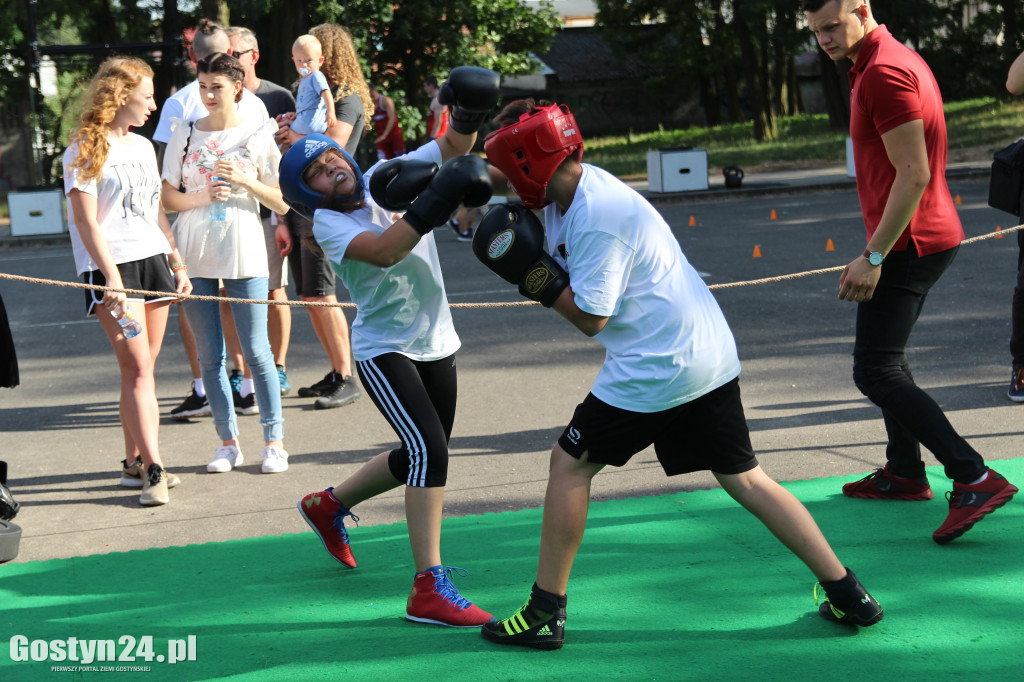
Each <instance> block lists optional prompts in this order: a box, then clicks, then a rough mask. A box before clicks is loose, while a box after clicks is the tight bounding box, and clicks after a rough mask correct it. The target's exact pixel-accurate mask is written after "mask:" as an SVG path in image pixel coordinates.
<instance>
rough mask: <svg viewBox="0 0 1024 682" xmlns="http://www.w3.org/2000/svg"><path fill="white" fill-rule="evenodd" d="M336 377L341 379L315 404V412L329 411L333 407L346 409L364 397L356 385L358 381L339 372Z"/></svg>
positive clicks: (335, 373) (335, 374)
mask: <svg viewBox="0 0 1024 682" xmlns="http://www.w3.org/2000/svg"><path fill="white" fill-rule="evenodd" d="M334 376H335V377H337V378H338V379H339V381H337V382H335V383H334V384H333V385H332V386H331V388H330V389H329V390H328V391H326V392H325V393H324V394H323V395H322V396H320V397H319V398H317V399H316V402H314V403H313V409H315V410H329V409H331V408H332V407H344V406H345V405H349V404H351V403H354V402H355V401H357V400H359V399H360V398H362V397H363V394H362V391H360V390H359V386H358V385H357V384H356V380H355V379H354V378H352V377H350V376H348V377H343V376H341V375H340V374H338V373H337V372H334Z"/></svg>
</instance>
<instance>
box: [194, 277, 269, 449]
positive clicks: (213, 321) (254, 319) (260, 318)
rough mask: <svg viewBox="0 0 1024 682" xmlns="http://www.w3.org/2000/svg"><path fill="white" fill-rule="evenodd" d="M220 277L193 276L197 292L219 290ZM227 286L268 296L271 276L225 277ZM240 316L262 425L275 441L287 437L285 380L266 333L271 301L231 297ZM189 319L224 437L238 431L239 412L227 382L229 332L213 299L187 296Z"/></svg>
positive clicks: (237, 293)
mask: <svg viewBox="0 0 1024 682" xmlns="http://www.w3.org/2000/svg"><path fill="white" fill-rule="evenodd" d="M219 281H220V280H216V279H211V278H208V277H193V278H192V293H193V294H197V295H200V296H216V295H217V290H218V282H219ZM223 282H224V288H225V289H226V290H227V295H228V296H230V297H231V298H253V299H260V300H263V299H265V298H266V297H267V278H266V277H249V278H246V279H225V280H223ZM229 305H230V306H231V312H232V313H233V314H234V316H235V329H236V330H237V331H238V340H239V342H240V343H241V344H242V355H244V356H245V362H246V364H247V365H249V369H250V370H251V371H252V379H253V383H254V384H255V387H256V404H257V405H259V408H260V424H261V425H262V426H263V440H265V441H274V440H282V439H283V438H284V427H283V426H282V424H283V423H284V417H283V416H282V415H281V382H280V378H279V377H278V374H277V367H276V366H275V365H274V354H273V353H272V352H271V350H270V338H269V337H268V336H267V306H266V304H263V305H253V304H251V303H231V304H229ZM185 310H186V313H187V314H188V321H189V324H191V325H192V332H193V333H194V334H195V337H196V348H197V349H198V351H199V368H200V372H201V374H202V376H203V384H204V385H205V386H206V397H207V400H209V401H210V410H211V411H212V412H213V425H214V427H215V428H216V429H217V435H218V436H220V439H221V440H230V439H231V438H237V437H238V421H237V420H236V418H235V403H234V399H233V398H232V396H231V385H230V384H229V383H228V372H227V366H226V359H227V357H226V353H225V346H224V334H223V333H222V332H221V320H220V304H219V303H216V302H213V301H194V300H188V301H186V302H185Z"/></svg>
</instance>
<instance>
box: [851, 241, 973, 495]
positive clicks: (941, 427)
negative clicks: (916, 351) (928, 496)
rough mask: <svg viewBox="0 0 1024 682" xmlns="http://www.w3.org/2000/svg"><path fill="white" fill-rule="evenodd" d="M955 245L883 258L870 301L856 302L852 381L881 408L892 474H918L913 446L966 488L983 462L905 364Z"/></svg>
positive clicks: (920, 469)
mask: <svg viewBox="0 0 1024 682" xmlns="http://www.w3.org/2000/svg"><path fill="white" fill-rule="evenodd" d="M959 248H960V247H959V246H956V247H953V248H952V249H949V250H948V251H940V252H939V253H933V254H930V255H927V256H918V255H917V251H916V249H914V247H913V244H911V245H910V246H909V247H908V250H907V251H892V252H890V253H889V255H888V256H886V258H885V263H884V264H883V265H882V274H881V276H880V278H879V280H878V286H877V287H876V288H875V293H874V295H873V296H872V298H871V300H870V301H867V302H865V303H859V304H857V336H856V340H855V341H854V346H853V381H854V383H856V384H857V388H859V389H860V391H861V393H863V394H864V395H866V396H867V397H868V399H869V400H870V401H871V402H873V403H874V404H875V405H878V406H879V407H880V408H882V419H883V421H884V422H885V430H886V432H887V433H888V436H889V445H888V447H887V448H886V451H885V456H886V459H887V460H888V462H889V470H890V471H891V472H892V473H893V474H895V475H896V476H904V477H906V478H920V477H922V476H924V462H923V461H922V460H921V445H922V444H924V446H925V447H926V448H928V449H929V450H931V451H932V454H933V455H935V459H937V460H939V462H941V463H942V464H943V466H944V467H945V471H946V476H948V477H949V478H952V479H953V480H955V481H959V482H960V483H969V482H971V481H973V480H975V479H977V478H980V477H981V475H982V474H984V473H985V471H986V467H985V462H984V460H983V459H982V457H981V455H979V454H978V453H977V452H976V451H975V450H974V448H972V447H971V446H970V445H969V444H968V443H967V441H966V440H964V439H963V437H962V436H961V435H960V434H959V433H957V432H956V429H954V428H953V425H952V424H950V423H949V420H948V419H946V415H945V414H943V412H942V408H941V407H939V406H938V404H936V402H935V401H934V400H932V398H931V397H930V396H929V395H928V394H927V393H925V392H924V391H923V390H921V389H920V388H919V387H918V385H917V384H915V383H914V377H913V375H912V374H911V373H910V364H909V363H908V362H907V355H906V348H907V340H908V339H909V337H910V332H911V331H912V330H913V328H914V323H915V322H917V318H918V316H920V314H921V309H922V308H923V307H924V302H925V299H926V298H927V297H928V292H929V291H930V290H931V288H932V286H934V284H935V283H936V282H937V281H938V280H939V277H941V276H942V273H944V272H945V271H946V268H948V267H949V266H950V264H952V262H953V259H954V258H955V257H956V253H957V251H958V250H959Z"/></svg>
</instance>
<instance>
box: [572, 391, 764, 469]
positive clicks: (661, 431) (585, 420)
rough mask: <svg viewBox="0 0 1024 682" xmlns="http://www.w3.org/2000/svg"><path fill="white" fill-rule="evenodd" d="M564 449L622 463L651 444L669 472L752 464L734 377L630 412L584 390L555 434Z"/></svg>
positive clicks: (604, 461) (597, 461) (754, 462)
mask: <svg viewBox="0 0 1024 682" xmlns="http://www.w3.org/2000/svg"><path fill="white" fill-rule="evenodd" d="M558 444H559V445H560V446H561V447H562V449H563V450H565V451H566V452H568V453H569V454H570V455H572V456H573V457H576V458H577V459H579V458H580V457H582V456H583V453H584V452H587V453H589V454H588V456H587V459H588V461H590V462H594V463H595V464H610V465H612V466H617V467H620V466H623V465H624V464H625V463H626V462H628V461H629V460H630V459H631V458H632V457H633V455H635V454H636V453H638V452H640V451H641V450H643V449H644V448H646V447H647V446H648V445H651V444H653V445H654V452H655V453H656V454H657V455H658V461H659V462H661V467H662V468H663V469H664V470H665V473H666V474H668V475H669V476H675V475H677V474H685V473H690V472H692V471H712V472H714V473H718V474H739V473H743V472H744V471H749V470H751V469H753V468H754V467H756V466H757V458H756V457H754V449H753V447H752V446H751V445H750V432H749V431H748V430H747V420H746V418H745V417H744V416H743V404H742V402H741V401H740V384H739V379H738V378H736V379H733V380H732V381H730V382H729V383H727V384H725V385H724V386H721V387H719V388H716V389H715V390H713V391H711V392H710V393H707V394H705V395H702V396H701V397H699V398H697V399H696V400H692V401H690V402H688V403H684V404H682V405H678V406H676V407H673V408H671V409H668V410H665V411H663V412H649V413H648V412H630V411H629V410H623V409H620V408H618V407H612V406H611V405H609V404H608V403H606V402H603V401H602V400H599V399H598V398H596V397H594V394H592V393H589V394H587V397H586V398H585V399H584V400H583V402H582V403H580V404H579V405H578V406H577V407H576V412H575V414H573V416H572V421H570V422H569V425H568V426H567V427H565V430H564V431H563V432H562V435H561V436H560V437H559V438H558Z"/></svg>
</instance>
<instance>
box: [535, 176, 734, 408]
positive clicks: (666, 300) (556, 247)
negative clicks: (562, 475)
mask: <svg viewBox="0 0 1024 682" xmlns="http://www.w3.org/2000/svg"><path fill="white" fill-rule="evenodd" d="M582 166H583V175H582V177H581V178H580V183H579V186H578V187H577V189H576V195H575V196H574V197H573V200H572V204H571V205H570V206H569V210H568V211H566V213H565V215H561V209H559V207H558V205H557V204H551V205H549V206H548V207H547V208H546V209H545V214H544V217H545V221H546V230H547V240H548V249H549V251H550V253H551V254H552V256H554V257H555V259H556V260H558V261H559V262H560V263H561V264H563V265H564V266H566V269H567V270H568V272H569V282H570V284H571V286H572V290H573V293H574V295H575V301H576V305H577V306H579V308H580V309H581V310H583V311H585V312H588V313H591V314H593V315H600V316H602V317H608V318H609V319H608V322H607V324H606V325H605V327H604V329H602V330H601V332H600V333H598V334H597V335H596V336H595V337H594V338H595V339H597V340H598V341H600V342H601V344H602V345H603V346H604V347H605V348H606V349H607V351H608V352H607V354H606V356H605V361H604V365H603V366H602V367H601V371H600V372H599V373H598V375H597V379H596V380H595V381H594V386H593V388H592V389H591V392H592V393H593V394H594V395H595V396H596V397H598V398H600V399H601V400H603V401H604V402H606V403H608V404H609V405H613V406H614V407H618V408H621V409H624V410H630V411H633V412H660V411H662V410H667V409H669V408H671V407H675V406H676V405H681V404H683V403H687V402H690V401H692V400H694V399H695V398H698V397H700V396H702V395H704V394H705V393H708V392H710V391H712V390H714V389H716V388H718V387H719V386H722V385H724V384H726V383H728V382H729V381H731V380H732V379H734V378H735V377H737V376H739V373H740V361H739V356H738V355H737V353H736V343H735V341H734V340H733V336H732V332H731V331H730V329H729V325H728V323H727V322H726V321H725V316H724V315H723V314H722V311H721V309H720V308H719V307H718V302H717V301H715V298H714V296H712V295H711V291H710V290H709V289H708V288H707V286H706V285H705V284H704V282H703V280H701V278H700V275H698V274H697V271H696V270H694V269H693V267H692V266H691V265H690V264H689V262H687V260H686V256H684V255H683V252H682V250H681V249H680V248H679V243H678V242H677V241H676V239H675V237H674V236H673V235H672V231H671V230H670V229H669V226H668V224H667V223H666V222H665V221H664V219H663V218H662V217H661V215H660V214H659V213H658V212H657V211H656V210H655V209H654V207H653V206H651V205H650V204H649V203H648V202H647V201H646V200H645V199H644V198H643V197H641V196H640V195H639V194H637V193H636V192H635V191H633V190H632V189H631V188H629V187H628V186H626V185H625V184H623V183H622V182H621V181H620V180H618V179H617V178H616V177H615V176H613V175H610V174H609V173H607V172H606V171H604V170H602V169H600V168H597V167H595V166H591V165H589V164H582Z"/></svg>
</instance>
